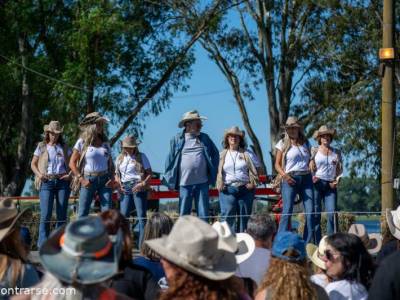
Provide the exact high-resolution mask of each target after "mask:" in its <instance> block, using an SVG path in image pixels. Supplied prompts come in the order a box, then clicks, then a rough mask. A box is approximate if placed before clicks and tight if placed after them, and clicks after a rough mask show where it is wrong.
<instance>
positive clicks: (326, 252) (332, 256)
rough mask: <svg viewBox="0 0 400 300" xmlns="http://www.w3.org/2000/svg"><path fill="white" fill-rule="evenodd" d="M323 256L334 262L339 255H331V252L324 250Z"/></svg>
mask: <svg viewBox="0 0 400 300" xmlns="http://www.w3.org/2000/svg"><path fill="white" fill-rule="evenodd" d="M324 256H325V257H326V259H327V260H329V261H330V262H334V261H335V260H337V259H338V257H340V253H333V252H332V251H331V250H325V253H324Z"/></svg>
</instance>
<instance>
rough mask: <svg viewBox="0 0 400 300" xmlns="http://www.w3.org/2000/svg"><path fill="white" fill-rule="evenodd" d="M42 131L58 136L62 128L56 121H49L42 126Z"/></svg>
mask: <svg viewBox="0 0 400 300" xmlns="http://www.w3.org/2000/svg"><path fill="white" fill-rule="evenodd" d="M43 131H44V132H53V133H57V134H60V133H62V132H63V127H61V124H60V122H58V121H50V123H49V124H46V125H44V126H43Z"/></svg>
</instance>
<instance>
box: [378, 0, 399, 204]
mask: <svg viewBox="0 0 400 300" xmlns="http://www.w3.org/2000/svg"><path fill="white" fill-rule="evenodd" d="M394 9H395V7H394V1H393V0H383V39H382V48H383V49H390V48H391V49H393V54H394V55H393V56H394V58H393V59H385V58H382V57H380V58H381V60H383V78H382V169H381V187H382V210H383V211H385V210H386V208H389V209H392V208H393V206H394V201H393V198H394V197H393V195H394V190H393V165H394V164H393V159H394V132H395V131H394V126H395V107H396V100H395V91H394V72H395V70H394V67H395V65H394V64H395V59H396V55H395V50H394V49H395V48H394ZM381 50H382V49H381ZM380 52H381V51H380Z"/></svg>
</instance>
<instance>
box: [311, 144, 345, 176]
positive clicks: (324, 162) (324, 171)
mask: <svg viewBox="0 0 400 300" xmlns="http://www.w3.org/2000/svg"><path fill="white" fill-rule="evenodd" d="M314 160H315V165H316V167H317V171H316V172H315V176H316V177H318V178H320V179H322V180H326V181H334V180H335V179H336V166H337V164H338V163H339V156H338V154H337V153H336V152H331V153H329V155H325V154H323V153H321V152H320V151H318V152H317V154H316V155H315V158H314Z"/></svg>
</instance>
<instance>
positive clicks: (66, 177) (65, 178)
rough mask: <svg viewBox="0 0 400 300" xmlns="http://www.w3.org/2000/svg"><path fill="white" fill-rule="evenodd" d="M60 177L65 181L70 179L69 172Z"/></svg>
mask: <svg viewBox="0 0 400 300" xmlns="http://www.w3.org/2000/svg"><path fill="white" fill-rule="evenodd" d="M60 179H61V180H65V181H70V180H71V177H70V176H69V174H65V175H63V176H61V177H60Z"/></svg>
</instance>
